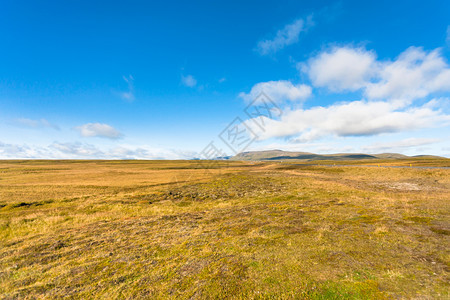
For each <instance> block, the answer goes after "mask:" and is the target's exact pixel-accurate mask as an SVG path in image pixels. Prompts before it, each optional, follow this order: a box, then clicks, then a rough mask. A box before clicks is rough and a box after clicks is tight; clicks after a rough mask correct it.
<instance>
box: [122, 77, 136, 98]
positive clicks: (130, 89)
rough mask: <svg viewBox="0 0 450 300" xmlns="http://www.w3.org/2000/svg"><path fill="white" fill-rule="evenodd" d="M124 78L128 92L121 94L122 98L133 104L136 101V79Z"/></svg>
mask: <svg viewBox="0 0 450 300" xmlns="http://www.w3.org/2000/svg"><path fill="white" fill-rule="evenodd" d="M122 78H123V80H124V81H125V82H126V83H127V85H128V91H126V92H122V93H120V96H121V97H122V99H124V100H126V101H130V102H131V101H133V100H134V84H133V81H134V78H133V76H131V75H130V76H128V77H126V76H123V77H122Z"/></svg>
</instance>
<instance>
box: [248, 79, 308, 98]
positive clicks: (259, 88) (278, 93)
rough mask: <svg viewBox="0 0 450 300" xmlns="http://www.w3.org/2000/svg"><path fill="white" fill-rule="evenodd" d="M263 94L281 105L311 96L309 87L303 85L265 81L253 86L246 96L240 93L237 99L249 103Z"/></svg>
mask: <svg viewBox="0 0 450 300" xmlns="http://www.w3.org/2000/svg"><path fill="white" fill-rule="evenodd" d="M262 92H264V93H265V94H266V95H267V96H268V97H269V98H270V99H271V100H272V101H274V102H277V103H281V102H283V101H285V100H290V101H300V100H304V99H306V98H308V97H309V96H311V87H310V86H308V85H305V84H297V85H294V84H292V83H291V82H290V81H287V80H279V81H267V82H260V83H257V84H255V85H254V86H253V87H252V89H251V90H250V92H249V93H248V94H246V93H240V94H239V97H241V98H242V99H244V100H245V101H247V102H251V101H253V100H255V99H256V97H258V95H259V94H261V93H262Z"/></svg>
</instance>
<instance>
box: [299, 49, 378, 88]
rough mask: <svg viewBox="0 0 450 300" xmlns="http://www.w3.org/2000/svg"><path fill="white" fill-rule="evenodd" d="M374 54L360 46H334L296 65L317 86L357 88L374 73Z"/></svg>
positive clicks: (363, 84)
mask: <svg viewBox="0 0 450 300" xmlns="http://www.w3.org/2000/svg"><path fill="white" fill-rule="evenodd" d="M375 60H376V56H375V54H374V53H373V52H370V51H366V50H364V49H362V48H351V47H341V48H338V47H334V48H333V49H331V50H330V51H326V52H322V53H320V54H319V55H318V56H316V57H314V58H311V59H310V60H309V61H308V62H307V64H299V65H298V67H299V68H300V69H301V70H302V71H303V72H305V73H307V74H308V75H309V78H310V79H311V82H312V84H313V85H314V86H317V87H327V88H329V89H330V90H332V91H342V90H352V91H354V90H357V89H359V88H361V87H363V86H365V85H366V84H367V81H368V79H370V77H371V76H373V74H374V71H375V70H374V69H376V66H375Z"/></svg>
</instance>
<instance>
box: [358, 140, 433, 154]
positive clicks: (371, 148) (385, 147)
mask: <svg viewBox="0 0 450 300" xmlns="http://www.w3.org/2000/svg"><path fill="white" fill-rule="evenodd" d="M439 141H440V140H438V139H427V138H409V139H403V140H400V141H395V142H386V143H374V144H371V145H368V146H364V147H362V149H363V150H364V151H368V152H372V153H374V152H383V151H394V152H395V151H399V150H401V149H402V148H412V147H418V146H423V145H430V144H434V143H437V142H439Z"/></svg>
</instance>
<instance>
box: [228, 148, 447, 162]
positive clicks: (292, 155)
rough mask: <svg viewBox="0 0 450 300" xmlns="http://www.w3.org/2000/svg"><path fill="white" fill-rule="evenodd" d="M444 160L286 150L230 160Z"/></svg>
mask: <svg viewBox="0 0 450 300" xmlns="http://www.w3.org/2000/svg"><path fill="white" fill-rule="evenodd" d="M419 157H429V158H444V157H440V156H435V155H416V156H407V155H404V154H400V153H379V154H366V153H334V154H316V153H311V152H297V151H295V152H294V151H284V150H278V149H276V150H263V151H246V152H241V153H238V154H236V155H235V156H233V157H231V158H230V160H244V161H245V160H248V161H252V160H266V161H270V160H294V159H295V160H306V161H312V160H361V159H406V158H419Z"/></svg>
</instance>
